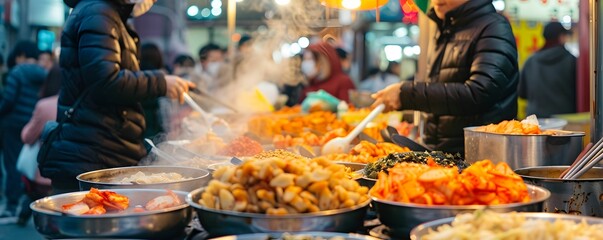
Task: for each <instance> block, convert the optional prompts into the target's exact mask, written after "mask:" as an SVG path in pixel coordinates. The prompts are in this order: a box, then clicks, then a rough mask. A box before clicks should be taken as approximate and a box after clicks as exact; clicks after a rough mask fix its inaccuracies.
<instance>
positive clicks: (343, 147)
mask: <svg viewBox="0 0 603 240" xmlns="http://www.w3.org/2000/svg"><path fill="white" fill-rule="evenodd" d="M384 109H385V105H384V104H379V105H378V106H377V107H376V108H375V109H373V111H371V113H369V115H368V116H366V117H365V118H364V119H363V120H362V122H360V124H358V126H356V127H355V128H354V129H353V130H352V131H351V132H350V133H349V134H348V135H347V136H345V137H336V138H333V139H331V140H330V141H328V142H327V143H326V144H325V145H324V146H323V147H322V154H323V155H326V154H334V153H345V152H347V151H348V148H349V147H350V144H351V143H352V140H354V138H356V136H358V134H360V133H361V132H362V130H364V129H365V128H366V125H368V124H369V123H370V122H371V121H373V119H375V117H377V115H379V114H380V113H381V112H383V110H384Z"/></svg>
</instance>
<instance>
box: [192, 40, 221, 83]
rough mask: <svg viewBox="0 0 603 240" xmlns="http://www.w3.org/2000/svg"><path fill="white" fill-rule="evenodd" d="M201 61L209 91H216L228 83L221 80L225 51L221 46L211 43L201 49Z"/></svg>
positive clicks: (204, 79)
mask: <svg viewBox="0 0 603 240" xmlns="http://www.w3.org/2000/svg"><path fill="white" fill-rule="evenodd" d="M199 62H200V64H201V78H202V79H203V82H204V85H205V86H206V87H207V90H209V91H215V90H218V89H219V88H221V87H223V86H224V85H226V83H225V82H223V81H221V78H222V77H223V76H222V74H221V71H222V65H223V63H224V52H223V51H222V48H220V46H218V45H216V44H213V43H209V44H207V45H205V46H203V47H202V48H201V49H199Z"/></svg>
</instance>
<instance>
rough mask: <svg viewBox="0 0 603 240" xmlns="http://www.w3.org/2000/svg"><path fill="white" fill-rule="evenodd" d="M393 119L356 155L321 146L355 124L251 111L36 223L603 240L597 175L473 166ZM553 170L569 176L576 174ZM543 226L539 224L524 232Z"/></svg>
mask: <svg viewBox="0 0 603 240" xmlns="http://www.w3.org/2000/svg"><path fill="white" fill-rule="evenodd" d="M363 111H364V112H366V111H365V110H358V112H357V113H363ZM384 119H388V116H381V117H380V118H377V120H375V121H374V122H373V123H372V125H371V129H367V130H365V131H364V133H365V134H366V136H365V138H364V139H363V140H360V139H356V140H355V141H354V142H353V143H352V146H351V147H350V151H349V152H345V153H338V154H329V155H322V154H321V152H320V148H321V146H322V145H324V144H325V143H326V142H327V141H328V140H330V139H333V138H335V137H342V136H345V135H347V133H349V131H351V129H352V127H353V125H352V124H350V123H348V122H347V121H344V120H342V119H341V118H339V117H338V116H336V115H335V114H334V113H329V112H315V113H311V114H306V113H301V112H299V111H297V110H295V109H286V110H283V111H281V112H276V113H271V114H262V115H257V116H252V117H251V118H250V119H249V120H248V121H247V123H246V124H247V126H246V128H247V129H248V130H246V131H244V132H237V133H231V134H230V135H229V136H218V135H216V134H215V133H211V132H209V133H207V134H206V135H203V136H198V137H197V138H193V139H170V140H168V141H167V142H171V144H168V145H169V146H170V148H164V149H163V150H164V151H166V152H168V153H167V154H168V155H169V156H170V158H171V159H170V160H165V159H157V160H156V163H159V165H151V166H137V167H131V168H121V169H106V170H100V171H95V172H90V173H84V174H82V175H80V176H79V177H78V180H79V181H80V187H81V192H76V193H67V194H63V195H57V196H52V197H48V198H44V199H40V200H38V201H36V202H34V203H32V205H31V207H32V209H33V210H34V223H35V225H36V229H37V230H38V231H39V232H40V233H41V234H43V235H44V236H45V237H48V238H92V237H105V238H145V239H154V238H159V239H165V238H174V239H208V238H217V239H409V238H410V239H449V238H446V236H458V237H460V239H475V238H474V236H465V235H462V233H463V232H466V231H467V230H465V229H473V228H477V229H479V232H480V234H484V235H480V236H495V237H497V238H500V239H515V238H514V237H515V236H519V235H517V234H527V235H526V236H528V235H530V234H536V232H538V234H545V235H542V236H549V237H550V238H553V237H554V236H565V235H559V234H562V233H561V231H553V230H550V228H551V226H553V227H554V226H557V225H559V224H562V225H564V226H565V225H571V224H573V225H575V226H574V227H575V228H576V229H582V230H583V231H582V230H581V232H580V233H578V234H580V235H581V236H583V237H584V239H591V238H589V237H592V236H602V235H603V232H602V231H603V230H602V229H603V218H600V217H602V216H600V212H601V211H600V210H601V207H602V206H603V204H602V203H603V199H602V198H600V196H594V195H592V194H594V193H597V194H598V193H600V191H599V190H600V189H602V188H603V185H602V182H603V181H601V180H602V178H601V176H600V174H599V175H598V176H597V173H598V172H599V171H600V169H593V170H592V171H597V172H596V173H592V174H586V175H585V176H584V180H575V181H562V180H560V179H558V181H555V179H554V178H555V176H552V177H551V176H548V175H547V177H549V178H553V180H551V179H545V178H544V177H539V176H538V174H536V172H535V171H536V169H537V167H543V165H546V164H547V162H546V160H543V161H540V162H532V161H529V162H526V163H534V164H533V165H530V166H524V165H522V166H521V167H527V169H519V168H520V167H518V166H516V165H514V162H516V161H517V159H514V158H516V157H510V156H507V157H504V158H501V159H496V160H494V159H489V158H488V156H487V153H483V154H485V155H480V158H482V159H478V160H476V161H473V160H472V161H466V160H464V159H463V157H462V156H463V154H459V153H445V152H438V151H432V152H412V151H410V149H408V148H407V147H406V146H399V145H396V144H395V143H391V142H385V141H384V139H388V138H383V136H382V134H388V135H389V134H391V132H388V131H386V130H385V128H386V127H387V126H388V124H387V123H385V121H386V120H384ZM405 126H407V125H405ZM238 129H241V128H238ZM471 130H472V131H475V132H476V133H479V134H481V135H472V136H470V137H471V138H472V139H471V141H475V142H478V143H480V144H481V143H484V141H486V140H487V138H492V137H499V136H503V137H505V138H522V137H530V136H531V137H534V136H549V137H559V135H561V136H563V134H570V135H571V136H576V137H577V138H581V137H582V136H583V134H580V133H576V132H566V131H544V130H541V129H539V126H538V125H537V124H533V123H530V122H525V121H524V122H517V121H510V122H502V123H499V124H497V125H491V126H476V127H475V128H472V129H471ZM403 131H404V129H401V131H400V132H403ZM367 137H368V138H367ZM367 139H368V140H367ZM580 140H581V139H580ZM545 142H546V141H545ZM176 143H178V144H176ZM517 144H522V143H521V142H520V141H507V142H506V143H505V145H502V146H501V147H505V148H513V147H518V146H515V145H517ZM580 145H581V142H580ZM160 146H161V144H160ZM166 146H167V145H166ZM467 149H471V147H469V148H467ZM471 151H473V150H471ZM182 152H186V154H181V155H179V154H178V153H182ZM491 154H494V152H492V153H491ZM464 155H465V156H472V154H471V153H467V152H465V153H464ZM576 155H577V153H576ZM492 157H493V158H494V157H499V156H498V155H496V156H495V155H492ZM568 157H570V156H568ZM575 157H576V156H573V157H572V158H575ZM572 161H573V159H567V160H566V162H567V164H566V165H569V164H571V163H572ZM166 163H167V164H166ZM168 165H169V166H168ZM177 165H179V166H177ZM551 168H554V169H558V170H556V171H558V172H559V173H560V172H561V171H562V170H565V169H567V168H568V166H557V167H551ZM593 174H594V175H593ZM553 175H555V174H553ZM577 184H578V185H579V184H582V185H581V186H585V187H586V186H588V189H587V190H588V196H585V197H587V198H588V199H589V201H588V204H589V207H591V208H592V211H585V210H583V209H584V208H580V209H582V210H579V211H572V209H573V208H574V207H573V206H569V205H568V206H563V205H564V201H567V199H565V198H567V197H568V195H567V194H565V195H564V194H562V193H560V191H561V190H560V189H566V188H568V187H570V188H571V187H573V188H576V186H577ZM97 188H99V189H97ZM585 190H586V189H585ZM576 196H578V195H571V194H569V197H570V199H573V198H574V197H576ZM570 201H571V200H570ZM597 203H598V204H599V205H598V206H597ZM570 205H571V204H570ZM597 207H598V208H599V209H597ZM99 208H103V211H97V210H99ZM553 208H554V209H555V210H553ZM562 208H563V211H559V210H560V209H562ZM565 208H567V209H565ZM528 212H531V213H528ZM543 212H547V213H543ZM555 212H556V213H555ZM564 213H573V214H575V215H574V216H570V215H568V214H564ZM505 214H506V215H505ZM506 218H513V219H519V220H518V221H520V220H521V221H520V222H519V223H514V224H513V225H510V226H508V227H506V228H505V229H503V230H501V229H500V226H498V225H497V224H496V222H497V221H499V220H497V219H506ZM472 221H483V222H487V223H488V224H484V225H483V226H477V225H476V224H475V223H473V222H472ZM500 221H502V220H500ZM490 222H491V223H490ZM570 223H571V224H570ZM534 224H536V225H539V226H540V225H541V226H542V227H535V228H530V229H527V228H526V226H532V225H534ZM573 225H571V226H573ZM228 235H238V236H233V237H226V236H228ZM168 236H169V237H168ZM522 236H524V235H522ZM592 239H595V238H592Z"/></svg>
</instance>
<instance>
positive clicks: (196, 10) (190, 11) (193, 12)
mask: <svg viewBox="0 0 603 240" xmlns="http://www.w3.org/2000/svg"><path fill="white" fill-rule="evenodd" d="M186 14H187V15H189V16H191V17H194V16H197V14H199V7H197V5H192V6H190V7H188V9H187V10H186Z"/></svg>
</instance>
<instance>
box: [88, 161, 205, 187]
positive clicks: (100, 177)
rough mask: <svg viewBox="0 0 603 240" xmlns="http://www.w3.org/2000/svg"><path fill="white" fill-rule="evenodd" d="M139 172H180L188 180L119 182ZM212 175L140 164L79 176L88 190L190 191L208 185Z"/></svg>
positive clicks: (194, 169)
mask: <svg viewBox="0 0 603 240" xmlns="http://www.w3.org/2000/svg"><path fill="white" fill-rule="evenodd" d="M138 172H143V173H145V174H147V175H148V174H153V173H179V174H180V175H182V176H183V177H185V178H189V179H186V180H180V181H174V182H166V183H154V184H132V183H118V182H119V181H120V180H121V179H123V178H125V177H129V176H131V175H134V174H136V173H138ZM210 178H211V176H210V174H209V172H208V171H207V170H203V169H198V168H191V167H175V166H138V167H122V168H109V169H103V170H97V171H92V172H87V173H83V174H80V175H79V176H77V180H78V181H79V184H80V190H83V191H87V190H90V188H92V187H94V188H99V189H132V188H138V189H170V190H179V191H185V192H190V191H192V190H194V189H197V188H200V187H203V186H205V185H207V183H208V182H209V180H210Z"/></svg>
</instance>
